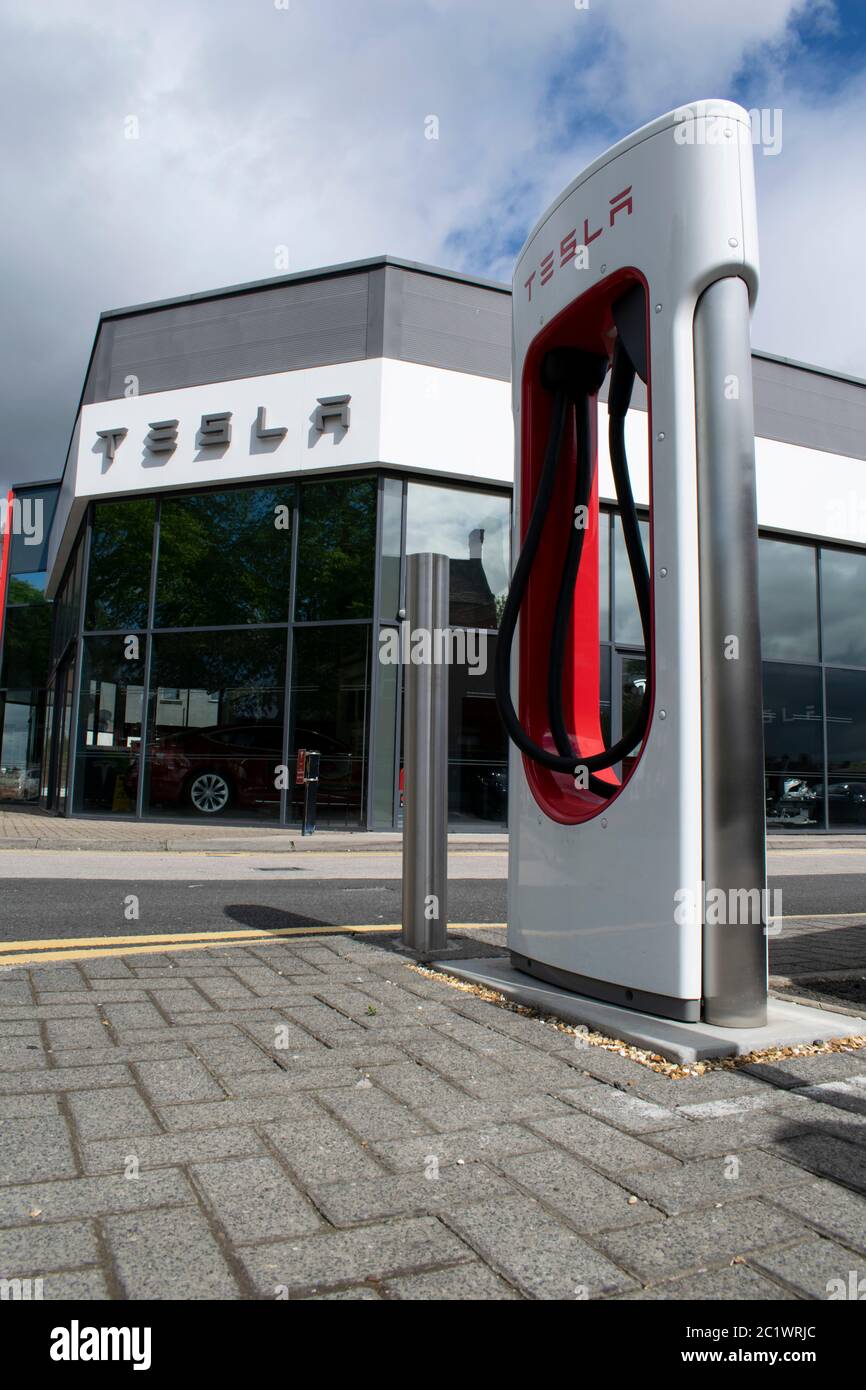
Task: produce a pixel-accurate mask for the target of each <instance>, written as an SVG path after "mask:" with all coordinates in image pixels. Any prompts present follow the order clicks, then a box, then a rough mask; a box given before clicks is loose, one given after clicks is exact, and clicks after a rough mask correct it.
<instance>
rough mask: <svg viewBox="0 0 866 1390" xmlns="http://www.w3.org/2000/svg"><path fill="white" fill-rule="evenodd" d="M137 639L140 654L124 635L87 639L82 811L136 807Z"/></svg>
mask: <svg viewBox="0 0 866 1390" xmlns="http://www.w3.org/2000/svg"><path fill="white" fill-rule="evenodd" d="M137 640H138V653H139V654H138V656H136V655H135V654H134V648H133V647H132V646H131V644H130V643H129V642H128V641H127V639H126V638H124V637H88V638H86V639H85V641H84V657H83V663H82V673H81V696H80V702H79V718H78V749H79V755H78V762H77V764H76V789H75V805H76V809H77V810H79V811H113V812H115V813H117V814H126V815H130V814H132V813H133V812H134V811H135V793H136V787H137V783H138V750H139V746H140V744H141V719H142V694H143V689H144V645H145V643H144V638H143V637H139V638H138V639H137ZM127 653H130V655H127Z"/></svg>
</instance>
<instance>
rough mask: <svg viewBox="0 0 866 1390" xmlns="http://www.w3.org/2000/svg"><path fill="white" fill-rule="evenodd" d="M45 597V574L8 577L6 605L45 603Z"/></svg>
mask: <svg viewBox="0 0 866 1390" xmlns="http://www.w3.org/2000/svg"><path fill="white" fill-rule="evenodd" d="M47 602H48V600H47V599H46V597H45V572H44V571H43V572H42V574H21V575H18V574H13V575H10V577H9V588H8V590H7V593H6V605H7V607H11V606H12V605H13V604H16V603H47Z"/></svg>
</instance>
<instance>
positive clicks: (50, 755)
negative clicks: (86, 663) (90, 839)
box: [42, 657, 75, 816]
mask: <svg viewBox="0 0 866 1390" xmlns="http://www.w3.org/2000/svg"><path fill="white" fill-rule="evenodd" d="M74 677H75V663H74V661H73V659H72V658H71V657H70V658H68V659H67V660H66V661H64V662H63V663H62V664H61V665H60V666H59V667H58V669H57V674H56V677H55V678H54V682H53V686H50V687H49V692H48V711H47V720H46V736H45V762H44V765H43V767H44V771H43V776H42V786H43V789H44V792H45V807H46V810H49V811H55V812H56V813H57V815H60V816H62V815H65V814H66V806H67V798H68V795H69V762H70V757H69V754H70V740H71V737H72V694H73V690H74V687H75V679H74Z"/></svg>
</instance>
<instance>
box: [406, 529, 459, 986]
mask: <svg viewBox="0 0 866 1390" xmlns="http://www.w3.org/2000/svg"><path fill="white" fill-rule="evenodd" d="M407 563H408V571H407V580H406V613H407V619H408V622H407V623H405V624H404V629H403V633H404V643H405V647H406V648H407V650H405V651H404V656H403V659H404V661H405V666H404V671H405V700H404V726H403V746H404V782H405V805H404V813H403V941H402V944H403V949H404V950H406V951H408V952H409V953H410V954H412V955H413V956H415V957H416V958H418V959H419V960H430V959H432V958H433V957H434V956H437V955H442V954H444V953H445V950H446V946H447V940H448V666H447V665H446V664H445V662H444V661H442V660H436V656H437V651H436V643H435V634H436V633H437V631H438V632H442V633H444V632H445V631H446V629H447V628H448V599H449V560H448V556H447V555H431V554H422V555H409V556H408V557H407ZM406 627H408V638H409V640H408V641H405V636H406ZM422 634H426V636H425V637H422ZM422 643H423V644H424V646H425V647H426V650H423V649H422ZM413 651H414V654H415V655H416V656H419V655H420V656H423V657H425V659H423V660H418V661H413V660H412V659H411V656H412V654H413ZM438 654H439V655H440V656H441V655H442V652H441V650H440V652H439V653H438Z"/></svg>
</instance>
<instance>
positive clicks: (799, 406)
mask: <svg viewBox="0 0 866 1390" xmlns="http://www.w3.org/2000/svg"><path fill="white" fill-rule="evenodd" d="M752 378H753V381H754V392H755V433H756V434H757V435H759V436H761V437H763V438H764V439H777V440H780V441H782V442H783V443H786V444H800V445H803V446H804V447H806V448H810V449H823V450H825V451H826V452H827V453H830V454H847V455H848V456H849V457H851V458H861V459H866V389H864V388H863V387H862V386H860V385H858V384H857V383H856V382H853V381H840V380H839V379H838V378H837V377H831V376H824V375H823V374H822V373H821V372H810V371H805V370H804V369H803V368H802V367H796V366H794V365H793V364H790V363H787V362H769V361H767V360H766V359H765V358H761V357H753V358H752Z"/></svg>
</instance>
